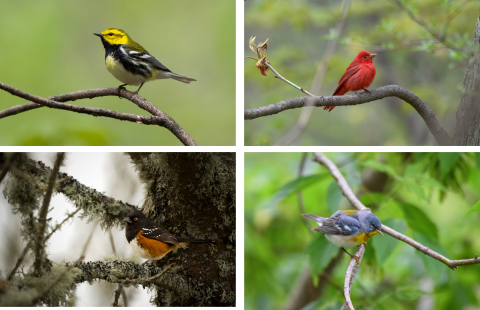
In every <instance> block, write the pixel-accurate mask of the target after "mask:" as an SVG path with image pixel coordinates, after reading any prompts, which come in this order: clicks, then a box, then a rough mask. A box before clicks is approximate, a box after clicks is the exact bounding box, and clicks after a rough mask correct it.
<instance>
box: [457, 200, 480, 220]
mask: <svg viewBox="0 0 480 310" xmlns="http://www.w3.org/2000/svg"><path fill="white" fill-rule="evenodd" d="M477 211H480V201H478V202H477V203H476V204H475V205H474V206H473V208H471V209H470V211H468V212H467V214H465V215H464V216H463V217H462V218H461V219H460V221H461V220H463V219H464V218H465V216H467V215H469V214H472V213H473V212H477ZM460 221H459V222H460Z"/></svg>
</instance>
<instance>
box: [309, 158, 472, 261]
mask: <svg viewBox="0 0 480 310" xmlns="http://www.w3.org/2000/svg"><path fill="white" fill-rule="evenodd" d="M313 160H314V161H317V162H319V163H320V164H322V165H324V166H325V167H327V169H328V170H329V171H330V174H331V175H332V176H333V177H334V178H335V179H336V180H337V183H338V187H339V188H340V190H341V191H342V194H343V195H344V196H345V197H346V198H347V199H348V200H349V201H350V203H351V204H352V205H353V206H354V207H355V208H357V209H358V210H361V211H370V209H369V208H367V207H365V206H364V205H363V204H362V203H361V202H360V200H358V199H357V197H356V196H355V194H354V193H353V192H352V189H351V188H350V187H349V186H348V183H347V181H346V180H345V178H344V177H343V175H342V174H341V172H340V170H338V168H337V166H336V165H335V164H334V163H333V162H332V161H331V160H330V159H328V158H327V157H326V156H325V155H324V154H322V153H314V155H313ZM382 232H385V233H387V234H389V235H390V236H392V237H394V238H396V239H398V240H400V241H403V242H405V243H407V244H409V245H411V246H412V247H414V248H415V249H417V250H419V251H420V252H422V253H423V254H425V255H428V256H430V257H432V258H434V259H436V260H438V261H440V262H442V263H444V264H445V265H447V266H448V267H449V268H451V269H453V270H455V269H456V268H457V267H458V266H466V265H474V264H480V258H479V257H478V255H475V258H471V259H460V260H450V259H448V258H446V257H445V256H443V255H441V254H439V253H437V252H435V251H432V250H431V249H430V248H428V247H426V246H424V245H422V244H421V243H419V242H417V241H415V240H413V239H411V238H409V237H407V236H405V235H403V234H401V233H399V232H398V231H396V230H394V229H392V228H390V227H388V226H385V225H383V224H382Z"/></svg>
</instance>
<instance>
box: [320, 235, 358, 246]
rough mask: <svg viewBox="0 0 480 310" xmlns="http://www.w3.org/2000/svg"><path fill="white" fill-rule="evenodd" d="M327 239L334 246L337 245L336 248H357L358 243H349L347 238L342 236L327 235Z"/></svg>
mask: <svg viewBox="0 0 480 310" xmlns="http://www.w3.org/2000/svg"><path fill="white" fill-rule="evenodd" d="M325 237H326V238H327V239H328V240H329V241H330V242H331V243H333V244H335V245H336V246H339V247H341V248H351V247H354V246H357V245H358V243H355V242H352V241H348V240H345V239H344V238H345V236H341V235H327V234H325Z"/></svg>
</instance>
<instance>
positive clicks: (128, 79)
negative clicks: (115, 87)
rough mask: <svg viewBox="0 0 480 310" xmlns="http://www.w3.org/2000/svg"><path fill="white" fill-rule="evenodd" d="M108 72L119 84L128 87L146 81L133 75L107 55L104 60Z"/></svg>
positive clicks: (139, 76)
mask: <svg viewBox="0 0 480 310" xmlns="http://www.w3.org/2000/svg"><path fill="white" fill-rule="evenodd" d="M105 64H106V65H107V69H108V71H110V73H111V74H112V75H113V76H114V77H115V78H116V79H117V80H119V81H120V82H122V83H124V84H128V85H140V84H142V83H143V82H146V81H148V79H146V78H145V77H143V76H141V75H134V74H132V73H130V72H128V71H127V70H125V68H124V67H123V65H122V64H121V63H120V62H118V61H117V60H115V59H114V58H113V57H112V56H110V55H108V56H107V58H106V59H105Z"/></svg>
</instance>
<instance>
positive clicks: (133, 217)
mask: <svg viewBox="0 0 480 310" xmlns="http://www.w3.org/2000/svg"><path fill="white" fill-rule="evenodd" d="M141 218H147V217H146V216H145V214H143V212H142V211H140V210H133V211H131V212H130V213H128V215H127V217H126V218H125V219H124V220H123V221H124V222H126V223H127V225H130V224H132V223H134V222H136V221H138V220H139V219H141Z"/></svg>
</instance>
